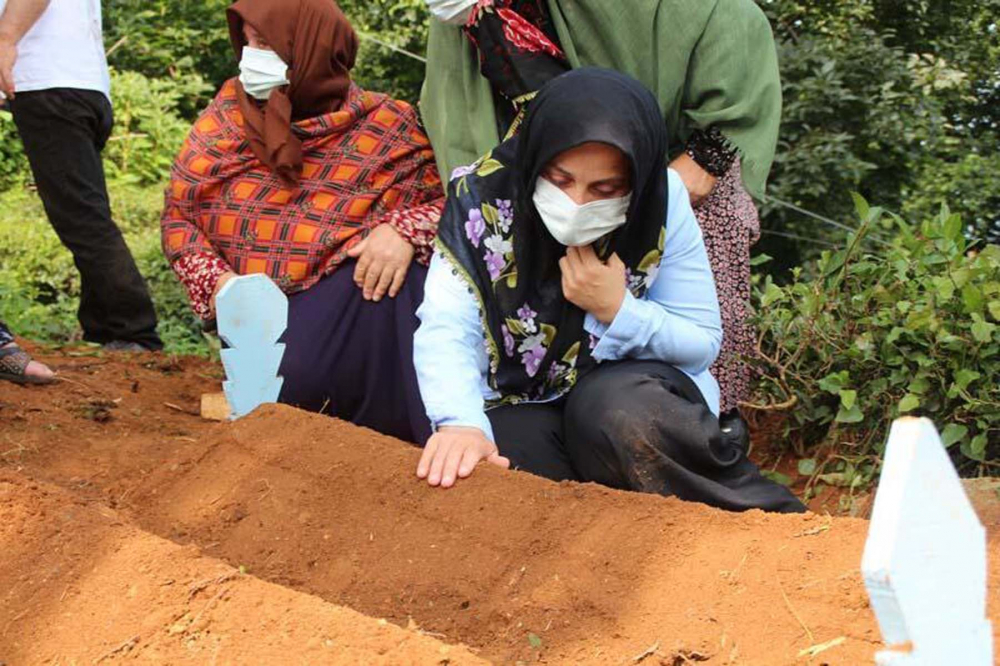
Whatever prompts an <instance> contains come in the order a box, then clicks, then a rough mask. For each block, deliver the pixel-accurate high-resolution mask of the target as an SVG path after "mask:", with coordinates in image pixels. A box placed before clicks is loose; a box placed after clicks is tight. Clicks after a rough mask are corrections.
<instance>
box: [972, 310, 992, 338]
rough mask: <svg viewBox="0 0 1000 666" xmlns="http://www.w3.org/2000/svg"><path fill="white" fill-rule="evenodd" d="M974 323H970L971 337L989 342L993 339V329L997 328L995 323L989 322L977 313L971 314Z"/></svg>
mask: <svg viewBox="0 0 1000 666" xmlns="http://www.w3.org/2000/svg"><path fill="white" fill-rule="evenodd" d="M973 319H974V320H975V323H974V324H973V325H972V337H973V338H975V339H976V342H989V341H990V340H992V339H993V331H995V330H997V325H996V324H991V323H990V322H988V321H986V320H985V319H983V318H982V317H980V316H979V315H973Z"/></svg>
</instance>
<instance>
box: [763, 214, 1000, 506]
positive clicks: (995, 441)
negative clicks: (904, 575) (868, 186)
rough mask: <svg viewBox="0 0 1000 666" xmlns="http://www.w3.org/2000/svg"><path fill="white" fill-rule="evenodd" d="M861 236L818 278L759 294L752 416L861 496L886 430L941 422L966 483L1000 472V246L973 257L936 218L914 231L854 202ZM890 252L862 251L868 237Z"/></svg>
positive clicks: (952, 225) (949, 225)
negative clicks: (782, 431) (900, 420)
mask: <svg viewBox="0 0 1000 666" xmlns="http://www.w3.org/2000/svg"><path fill="white" fill-rule="evenodd" d="M857 208H858V211H859V213H860V216H861V220H862V225H861V228H860V229H859V231H858V232H857V233H855V234H852V235H851V236H850V238H849V239H848V242H847V246H846V248H845V249H843V250H840V251H837V252H825V253H824V254H823V255H822V257H821V258H820V259H819V260H818V262H817V264H816V266H815V269H816V271H815V275H816V276H817V277H816V278H815V279H807V278H805V277H804V276H805V273H804V271H803V270H802V269H796V270H795V271H794V276H793V280H792V282H791V283H790V284H788V285H787V286H779V285H777V284H775V283H774V282H773V281H772V280H771V278H767V279H766V280H765V281H764V282H763V283H762V284H761V286H760V288H759V289H757V290H756V292H757V293H756V300H757V303H756V306H757V310H758V315H757V322H756V323H757V325H758V326H759V329H760V331H761V338H760V341H761V342H760V354H759V358H757V359H755V363H756V364H757V366H758V368H759V370H760V372H761V379H760V384H759V387H758V395H757V398H756V399H757V401H758V403H760V404H758V405H757V406H756V407H757V408H759V409H760V408H762V409H767V410H771V411H781V412H785V413H786V416H787V418H786V420H785V427H786V434H787V435H788V437H789V438H790V442H791V444H792V445H793V446H794V448H795V449H796V453H797V454H799V455H800V456H802V457H807V458H808V459H807V460H805V461H804V463H803V469H804V471H805V472H807V473H811V474H815V475H816V478H819V479H820V480H822V481H826V482H827V483H831V484H840V485H848V486H860V485H863V484H864V483H866V482H867V481H868V480H869V479H870V478H871V477H872V475H873V473H874V472H875V471H877V464H878V459H879V457H880V455H881V453H882V452H883V447H884V441H885V437H886V432H887V427H888V426H889V424H890V423H891V421H892V420H893V419H895V418H896V417H899V416H903V415H923V416H927V417H930V418H931V419H933V420H934V421H935V423H936V424H937V426H938V428H939V429H941V432H942V435H943V438H944V441H945V444H946V445H947V446H948V447H949V449H950V450H951V452H952V454H953V457H954V459H955V460H956V462H957V463H958V464H959V466H960V467H962V468H963V471H965V472H975V471H983V470H985V469H987V468H991V469H992V468H995V467H996V465H997V464H1000V387H998V383H997V378H998V377H1000V326H998V325H997V322H998V321H1000V247H997V246H993V245H987V246H979V247H977V248H970V247H969V244H968V242H967V240H966V236H965V234H964V233H963V231H964V228H963V223H962V221H961V219H960V217H959V216H958V215H954V214H952V213H950V212H949V211H948V210H947V208H944V209H943V210H942V211H941V213H940V214H939V215H937V216H935V217H933V218H930V219H927V220H926V221H924V222H923V223H922V224H920V225H914V224H910V223H908V222H906V221H904V220H903V219H901V218H900V217H898V216H895V215H892V214H887V213H885V212H884V211H883V210H881V209H879V208H869V207H868V204H867V203H865V202H864V200H863V199H861V198H860V197H857ZM878 228H881V229H882V230H884V231H887V230H889V229H895V233H894V234H893V236H894V238H893V240H892V242H891V243H886V244H883V245H875V246H874V247H876V248H877V249H876V250H874V251H865V250H862V249H861V248H862V241H863V240H864V239H865V238H866V237H867V236H869V235H870V234H871V232H872V231H873V230H875V229H878Z"/></svg>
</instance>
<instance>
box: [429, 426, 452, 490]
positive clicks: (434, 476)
mask: <svg viewBox="0 0 1000 666" xmlns="http://www.w3.org/2000/svg"><path fill="white" fill-rule="evenodd" d="M454 446H455V442H454V441H452V439H451V438H450V437H446V438H444V439H442V440H441V442H440V443H439V444H438V448H437V450H436V451H435V452H434V459H433V460H431V471H430V472H429V473H428V474H427V483H429V484H431V485H432V486H439V485H441V477H443V476H444V463H445V461H446V460H447V459H448V454H449V453H450V452H451V449H452V447H454Z"/></svg>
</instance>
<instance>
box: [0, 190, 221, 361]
mask: <svg viewBox="0 0 1000 666" xmlns="http://www.w3.org/2000/svg"><path fill="white" fill-rule="evenodd" d="M110 195H111V205H112V209H113V212H114V216H115V220H116V221H117V222H118V225H119V226H120V227H121V229H122V232H123V233H124V234H125V240H126V242H127V243H128V246H129V248H131V250H132V253H133V255H134V256H135V258H136V263H138V265H139V270H140V271H141V272H142V274H143V275H144V276H145V277H146V280H147V283H148V285H149V289H150V291H151V292H152V294H153V300H154V302H155V304H156V309H157V314H158V315H159V317H160V329H159V330H160V335H161V336H162V337H163V340H164V342H165V343H166V344H167V348H168V350H169V351H171V352H175V353H207V352H208V350H209V346H208V344H207V343H206V341H205V339H204V337H203V336H202V334H201V325H200V324H199V323H198V322H197V320H196V318H195V316H194V315H193V314H192V313H191V308H190V306H189V305H188V300H187V294H186V293H185V292H184V289H183V288H182V287H181V285H180V284H179V283H178V282H177V279H176V278H175V277H174V274H173V271H172V270H171V269H170V267H169V266H168V265H167V262H166V260H165V259H164V258H163V251H162V250H161V249H160V229H159V219H160V211H161V210H162V208H163V190H162V188H161V187H153V188H139V187H136V186H134V185H130V184H120V183H113V184H112V185H111V188H110ZM79 297H80V276H79V274H78V273H77V271H76V268H75V266H74V265H73V258H72V256H71V255H70V253H69V252H67V251H66V250H65V248H63V246H62V244H61V243H60V242H59V239H58V238H57V237H56V234H55V232H54V231H53V230H52V227H51V226H50V225H49V224H48V222H47V220H46V218H45V214H44V211H43V210H42V206H41V203H40V202H39V200H38V197H37V196H35V195H34V194H33V193H31V192H28V191H25V190H21V189H18V190H13V191H10V192H6V193H4V194H0V320H3V321H5V322H7V324H8V325H9V326H10V327H11V328H12V329H13V330H14V331H16V332H17V333H18V334H19V335H23V336H25V337H27V338H31V339H34V340H40V341H52V342H65V341H72V340H77V339H79V337H78V336H79V325H78V324H77V321H76V305H77V302H78V300H79Z"/></svg>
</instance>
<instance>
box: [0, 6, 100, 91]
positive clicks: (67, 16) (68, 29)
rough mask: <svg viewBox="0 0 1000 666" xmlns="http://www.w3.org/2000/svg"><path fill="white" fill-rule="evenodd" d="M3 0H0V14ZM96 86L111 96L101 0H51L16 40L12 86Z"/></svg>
mask: <svg viewBox="0 0 1000 666" xmlns="http://www.w3.org/2000/svg"><path fill="white" fill-rule="evenodd" d="M6 6H7V0H0V15H2V14H3V11H4V9H5V8H6ZM50 88H76V89H79V90H96V91H97V92H100V93H104V95H105V96H106V97H107V98H108V99H111V78H110V75H109V74H108V61H107V58H106V57H105V55H104V38H103V36H102V33H101V1H100V0H52V1H51V2H50V3H49V6H48V9H46V10H45V12H44V13H43V14H42V15H41V17H40V18H39V19H38V22H37V23H35V25H33V26H32V27H31V29H30V30H28V32H27V33H26V34H25V35H24V37H22V38H21V41H20V42H18V43H17V61H16V62H15V63H14V90H15V91H17V92H30V91H33V90H48V89H50Z"/></svg>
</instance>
